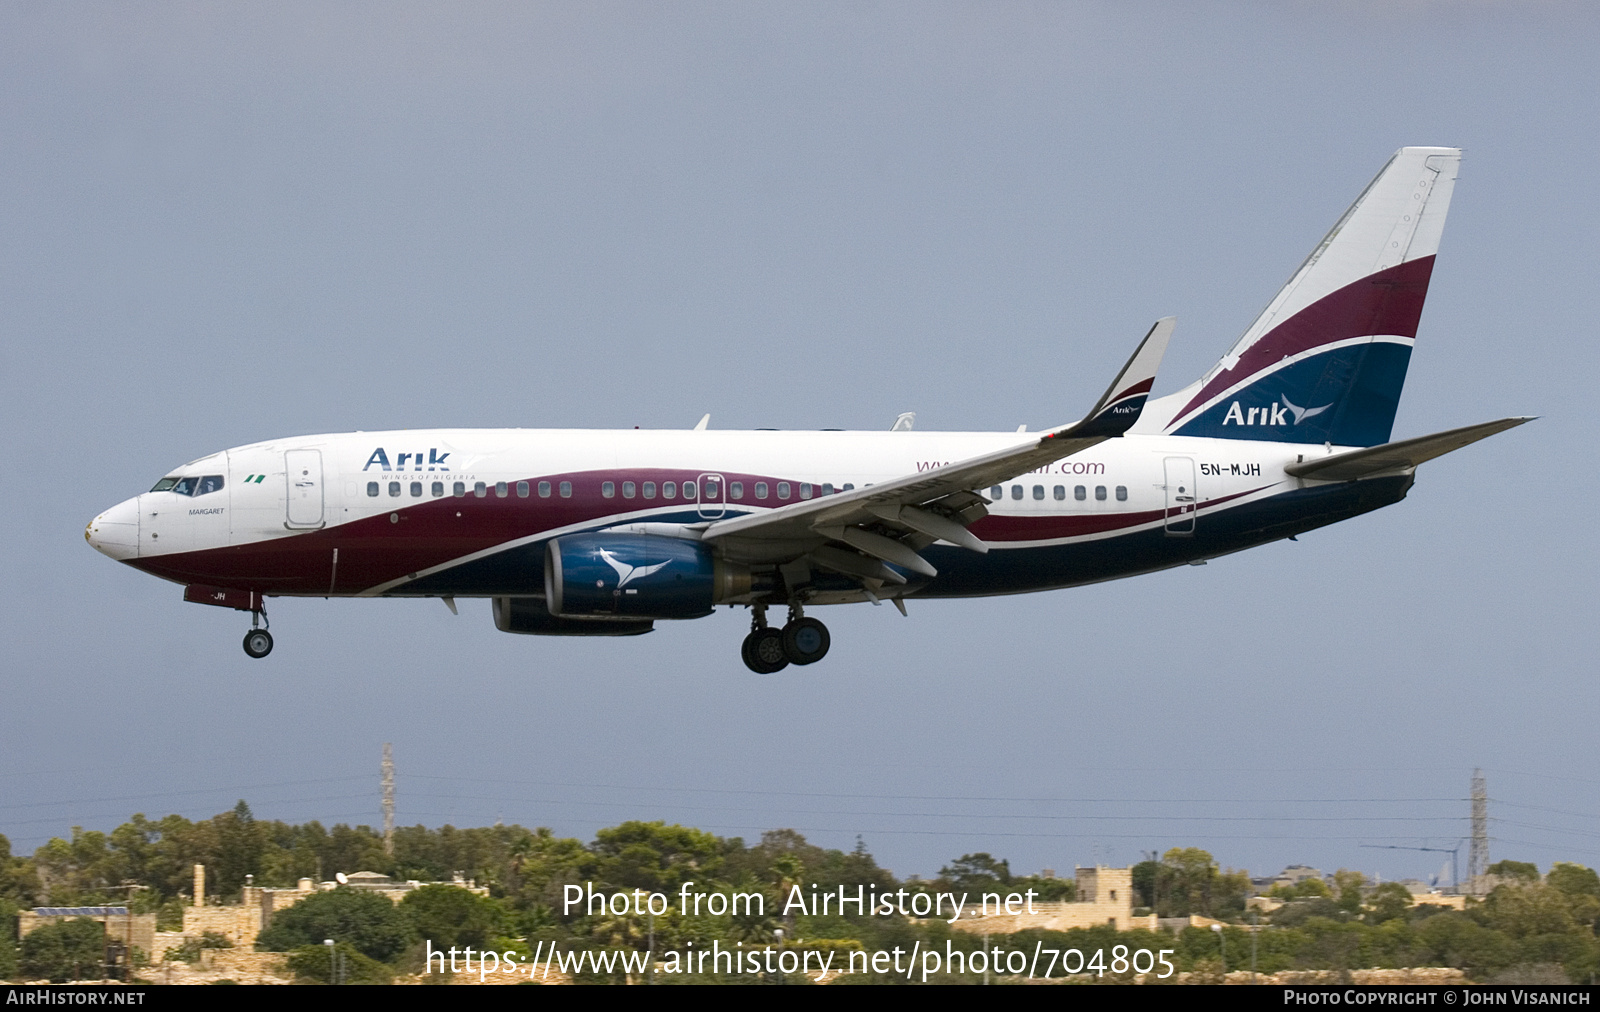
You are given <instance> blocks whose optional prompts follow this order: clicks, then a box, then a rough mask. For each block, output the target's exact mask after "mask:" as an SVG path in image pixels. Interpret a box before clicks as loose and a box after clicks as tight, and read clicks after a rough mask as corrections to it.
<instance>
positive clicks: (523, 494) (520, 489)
mask: <svg viewBox="0 0 1600 1012" xmlns="http://www.w3.org/2000/svg"><path fill="white" fill-rule="evenodd" d="M517 498H518V499H526V498H528V483H527V482H525V481H519V482H517Z"/></svg>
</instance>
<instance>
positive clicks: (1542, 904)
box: [1477, 881, 1577, 938]
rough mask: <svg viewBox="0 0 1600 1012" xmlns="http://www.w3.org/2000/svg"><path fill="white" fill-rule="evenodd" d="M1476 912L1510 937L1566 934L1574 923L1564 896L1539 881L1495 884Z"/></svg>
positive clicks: (1487, 922)
mask: <svg viewBox="0 0 1600 1012" xmlns="http://www.w3.org/2000/svg"><path fill="white" fill-rule="evenodd" d="M1477 914H1478V917H1479V919H1480V920H1481V921H1482V923H1483V924H1484V925H1485V926H1486V927H1490V928H1494V929H1495V930H1496V931H1502V932H1504V933H1505V934H1507V935H1509V936H1510V937H1512V938H1527V937H1529V936H1533V935H1557V934H1569V933H1571V932H1572V931H1573V930H1574V929H1575V928H1576V927H1577V922H1576V921H1575V920H1574V919H1573V916H1572V910H1571V908H1570V906H1569V905H1568V904H1567V898H1566V897H1565V896H1564V895H1562V893H1560V892H1559V891H1557V890H1555V889H1552V888H1550V887H1549V886H1547V885H1545V884H1543V883H1542V882H1538V881H1533V882H1526V881H1524V882H1518V883H1516V884H1514V885H1502V886H1496V887H1495V889H1494V891H1493V892H1491V893H1490V894H1489V898H1488V899H1486V900H1484V901H1483V904H1482V905H1481V906H1479V908H1478V910H1477Z"/></svg>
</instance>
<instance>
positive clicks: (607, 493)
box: [600, 481, 617, 499]
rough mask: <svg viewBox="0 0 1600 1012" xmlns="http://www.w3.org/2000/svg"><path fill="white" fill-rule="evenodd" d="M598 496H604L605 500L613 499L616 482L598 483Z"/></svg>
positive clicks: (615, 492) (615, 491)
mask: <svg viewBox="0 0 1600 1012" xmlns="http://www.w3.org/2000/svg"><path fill="white" fill-rule="evenodd" d="M600 494H601V495H602V496H604V497H605V498H607V499H610V498H613V497H614V496H616V494H617V485H616V482H611V481H602V482H601V483H600Z"/></svg>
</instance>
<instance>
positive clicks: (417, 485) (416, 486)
mask: <svg viewBox="0 0 1600 1012" xmlns="http://www.w3.org/2000/svg"><path fill="white" fill-rule="evenodd" d="M411 498H413V499H421V498H422V482H420V481H414V482H412V483H411Z"/></svg>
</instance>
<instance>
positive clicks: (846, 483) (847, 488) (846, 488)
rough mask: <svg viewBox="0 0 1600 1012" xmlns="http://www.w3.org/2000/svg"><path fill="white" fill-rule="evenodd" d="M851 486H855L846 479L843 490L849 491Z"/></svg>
mask: <svg viewBox="0 0 1600 1012" xmlns="http://www.w3.org/2000/svg"><path fill="white" fill-rule="evenodd" d="M853 488H855V486H854V485H852V484H850V483H849V482H848V481H847V482H845V483H844V490H845V491H846V492H848V491H850V490H851V489H853Z"/></svg>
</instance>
